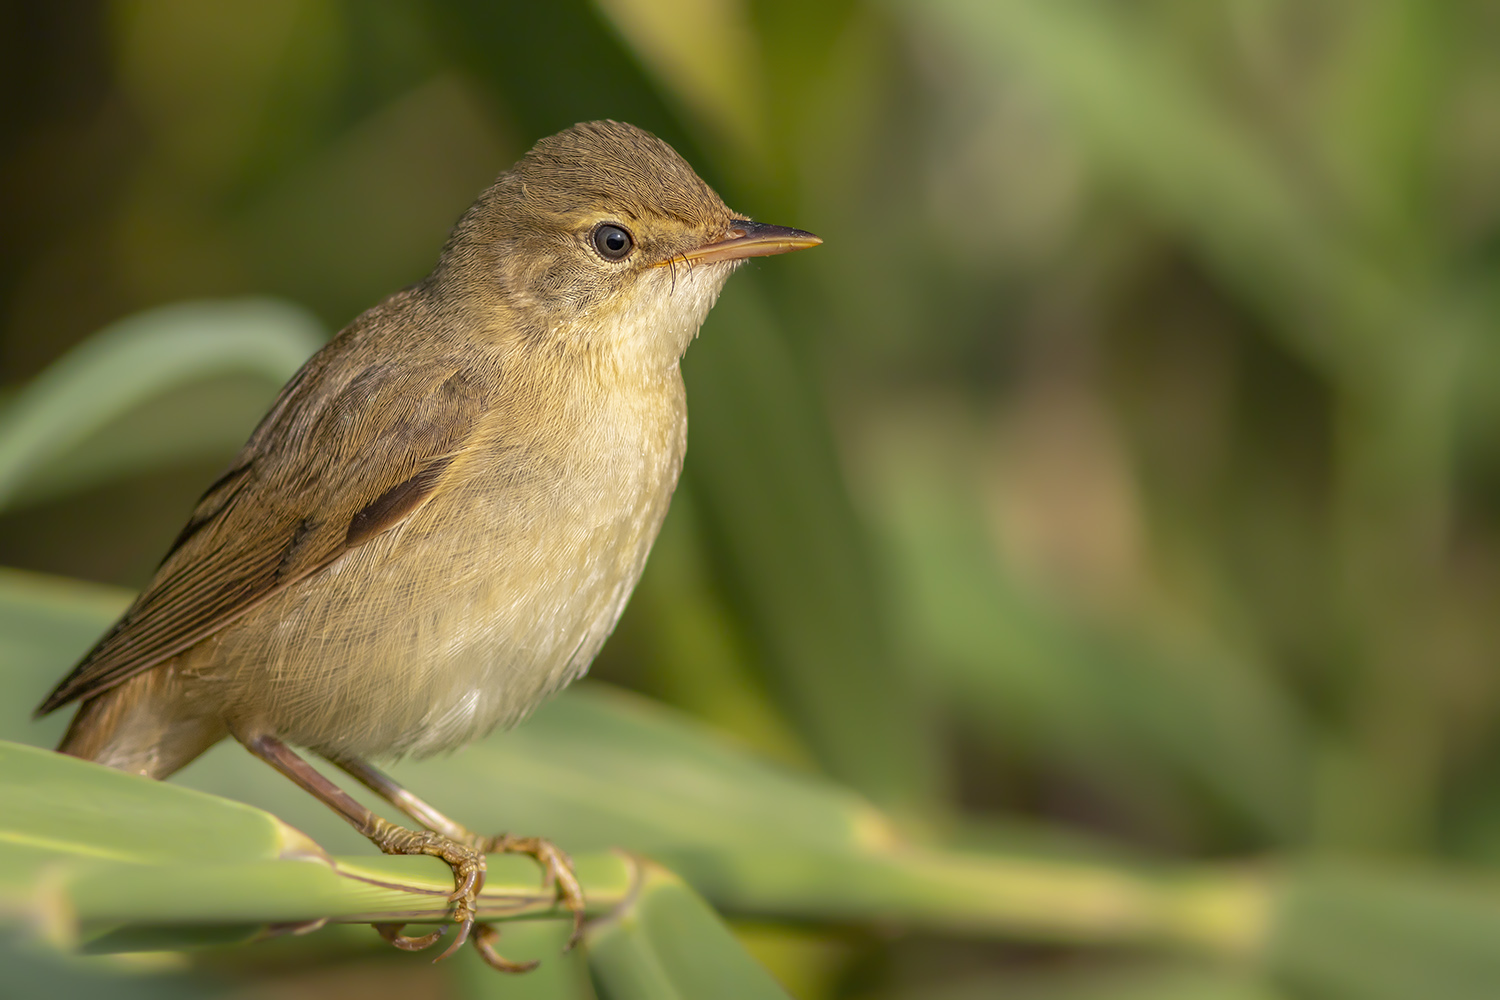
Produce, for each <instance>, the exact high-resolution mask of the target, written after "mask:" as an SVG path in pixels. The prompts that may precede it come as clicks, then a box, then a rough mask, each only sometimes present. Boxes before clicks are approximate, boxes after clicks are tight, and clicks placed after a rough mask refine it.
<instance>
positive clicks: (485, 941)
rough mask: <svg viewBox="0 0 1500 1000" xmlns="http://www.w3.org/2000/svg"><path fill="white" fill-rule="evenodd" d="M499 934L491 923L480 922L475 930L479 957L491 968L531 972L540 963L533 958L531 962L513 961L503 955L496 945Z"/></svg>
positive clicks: (510, 971)
mask: <svg viewBox="0 0 1500 1000" xmlns="http://www.w3.org/2000/svg"><path fill="white" fill-rule="evenodd" d="M499 936H500V932H499V931H497V930H495V928H493V927H491V926H490V925H489V924H480V925H479V926H478V927H477V928H475V930H474V950H475V951H477V952H479V957H480V958H483V959H484V961H485V964H486V965H488V966H489V967H490V968H492V969H498V970H499V971H501V972H509V973H520V972H530V971H531V970H532V969H535V968H536V967H537V965H538V964H540V963H538V962H537V960H536V959H532V960H531V961H529V962H512V961H511V960H510V959H508V958H506V957H505V956H504V955H501V954H500V953H499V952H498V951H496V950H495V945H494V942H495V940H496V939H497V938H498V937H499Z"/></svg>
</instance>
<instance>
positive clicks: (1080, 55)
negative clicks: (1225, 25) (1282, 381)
mask: <svg viewBox="0 0 1500 1000" xmlns="http://www.w3.org/2000/svg"><path fill="white" fill-rule="evenodd" d="M895 6H896V7H897V8H898V9H900V10H902V11H903V12H904V13H905V14H906V15H907V16H908V17H910V18H911V19H912V20H913V22H914V23H916V24H920V25H922V26H923V27H924V28H926V29H928V30H932V31H935V32H937V33H938V34H939V35H940V36H941V37H943V38H945V39H947V40H948V41H950V42H951V43H952V45H953V46H954V51H955V52H958V53H962V54H963V57H965V58H967V59H969V60H970V61H971V62H972V64H973V65H974V66H975V67H976V68H978V69H979V70H980V71H981V72H983V73H985V74H987V76H988V78H989V79H991V80H994V81H995V82H996V84H997V85H999V80H1000V78H1001V76H1000V74H1001V73H1002V72H1015V71H1019V72H1021V73H1022V74H1024V75H1025V77H1026V78H1027V79H1028V80H1029V81H1031V82H1033V83H1034V84H1036V85H1038V86H1039V87H1040V89H1041V90H1042V92H1043V93H1045V94H1046V95H1047V96H1048V97H1049V98H1051V99H1052V100H1053V101H1054V102H1055V103H1056V106H1057V107H1058V109H1059V110H1060V111H1061V113H1062V115H1063V116H1064V118H1065V119H1066V120H1067V121H1068V122H1069V124H1070V125H1071V126H1072V127H1073V128H1074V129H1075V130H1076V132H1077V133H1078V135H1079V136H1080V137H1081V138H1082V139H1083V140H1084V142H1085V143H1086V144H1087V145H1088V147H1089V148H1090V150H1091V151H1092V152H1093V154H1094V156H1095V157H1096V158H1097V160H1098V162H1099V163H1100V165H1101V166H1103V167H1104V168H1106V169H1108V170H1110V171H1111V172H1112V173H1113V174H1114V175H1116V176H1118V177H1119V178H1120V179H1121V180H1122V181H1123V182H1124V183H1125V184H1128V185H1129V186H1130V189H1131V190H1132V191H1133V192H1134V193H1135V194H1136V195H1138V196H1139V198H1140V199H1141V202H1142V204H1143V205H1144V206H1146V207H1147V208H1149V209H1150V210H1152V211H1154V212H1155V213H1156V214H1157V215H1158V216H1159V217H1161V218H1162V219H1163V220H1164V221H1165V222H1166V223H1167V224H1169V225H1170V226H1172V227H1173V228H1174V229H1175V230H1176V231H1178V232H1180V233H1182V234H1183V235H1184V236H1186V237H1187V238H1189V239H1190V240H1191V241H1192V242H1193V243H1194V244H1195V245H1196V246H1197V248H1198V249H1199V250H1200V251H1201V253H1202V255H1203V257H1204V259H1205V261H1206V262H1207V263H1208V264H1209V265H1210V266H1211V267H1212V268H1214V269H1215V270H1216V271H1217V272H1218V273H1219V274H1221V275H1222V276H1223V277H1224V278H1225V280H1226V281H1227V283H1228V284H1230V285H1231V286H1233V287H1235V288H1237V289H1239V290H1241V291H1242V292H1243V293H1244V294H1245V295H1246V297H1247V299H1248V300H1249V301H1251V302H1253V303H1255V304H1257V305H1258V306H1259V307H1260V308H1261V309H1262V310H1263V311H1264V312H1265V314H1266V315H1268V316H1270V317H1272V318H1273V319H1274V320H1275V321H1276V326H1275V327H1274V330H1275V332H1276V333H1277V334H1278V335H1279V336H1281V337H1282V338H1283V339H1284V341H1285V343H1286V344H1287V346H1288V347H1289V348H1290V349H1291V350H1293V351H1295V352H1296V353H1297V354H1298V355H1300V356H1301V357H1303V358H1304V359H1306V360H1307V361H1308V363H1309V364H1311V365H1313V366H1314V367H1316V368H1318V369H1319V370H1321V371H1323V372H1325V373H1327V374H1328V375H1330V376H1331V377H1333V378H1335V379H1338V380H1341V381H1346V383H1347V384H1351V385H1354V384H1360V383H1365V384H1368V379H1370V377H1371V376H1372V375H1376V376H1377V377H1378V378H1380V379H1385V378H1387V377H1389V376H1390V375H1391V374H1393V371H1394V370H1395V369H1392V368H1390V367H1389V366H1390V365H1393V364H1394V365H1400V364H1403V363H1405V364H1416V363H1424V362H1425V361H1426V360H1430V358H1428V357H1426V356H1425V355H1426V354H1427V353H1429V352H1424V353H1423V354H1417V353H1415V352H1412V351H1409V350H1406V349H1405V348H1406V347H1407V346H1408V345H1405V344H1403V343H1401V342H1400V341H1401V338H1402V336H1403V335H1405V334H1406V331H1405V329H1404V324H1405V322H1406V321H1407V320H1409V319H1412V318H1415V313H1414V304H1413V303H1411V302H1407V301H1403V300H1402V296H1401V292H1400V290H1399V289H1398V287H1397V285H1396V283H1395V282H1394V281H1393V280H1392V278H1391V275H1390V274H1389V273H1387V272H1386V271H1385V270H1384V269H1383V268H1382V266H1381V264H1380V263H1378V262H1375V261H1371V260H1370V259H1368V257H1367V255H1366V254H1365V253H1364V252H1363V248H1362V247H1359V246H1356V245H1353V244H1351V243H1349V242H1347V241H1344V240H1342V239H1340V238H1339V234H1336V233H1334V232H1332V231H1331V230H1330V229H1329V228H1328V227H1323V226H1320V225H1319V224H1318V222H1319V220H1318V213H1317V212H1316V211H1314V210H1313V209H1312V208H1311V207H1310V204H1309V201H1308V199H1307V198H1306V197H1305V192H1304V191H1302V190H1301V189H1300V188H1299V187H1298V185H1297V184H1295V183H1294V182H1293V180H1292V177H1291V172H1290V171H1289V170H1288V169H1287V168H1286V166H1285V164H1283V163H1281V162H1279V161H1278V159H1277V158H1276V157H1275V156H1274V155H1273V150H1274V148H1275V147H1274V144H1272V143H1269V142H1260V141H1257V137H1256V136H1255V135H1254V134H1252V133H1251V132H1250V130H1249V129H1248V128H1247V127H1246V126H1245V125H1244V124H1243V123H1241V122H1238V121H1236V120H1235V116H1234V115H1232V114H1231V113H1230V112H1229V110H1228V109H1226V108H1224V107H1220V106H1218V105H1216V104H1215V103H1214V102H1213V101H1212V100H1211V99H1210V98H1209V96H1208V94H1207V91H1206V88H1204V87H1203V86H1201V85H1198V84H1197V83H1195V81H1194V80H1193V79H1192V77H1191V76H1190V75H1189V74H1188V73H1187V72H1186V71H1185V69H1184V67H1183V66H1181V65H1180V64H1179V60H1177V59H1175V58H1173V54H1172V53H1171V52H1170V51H1168V50H1167V49H1166V47H1165V46H1164V45H1162V44H1161V42H1162V40H1161V39H1160V38H1158V37H1155V36H1153V35H1152V34H1151V33H1150V32H1147V31H1146V30H1144V26H1143V24H1142V21H1143V17H1142V16H1141V14H1140V12H1138V11H1136V10H1135V9H1134V8H1127V7H1124V6H1122V5H1118V4H1099V3H1087V2H1078V0H1057V2H1051V3H1034V2H1030V0H936V2H932V0H924V2H922V3H913V2H911V0H897V2H896V4H895ZM1432 332H1433V331H1430V330H1429V331H1427V333H1428V334H1429V336H1430V334H1431V333H1432ZM1425 343H1427V344H1430V340H1428V341H1425ZM1397 351H1399V352H1400V353H1394V352H1397Z"/></svg>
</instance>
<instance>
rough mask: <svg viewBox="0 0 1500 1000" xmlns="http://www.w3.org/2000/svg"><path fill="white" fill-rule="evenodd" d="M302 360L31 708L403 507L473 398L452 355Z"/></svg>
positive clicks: (116, 676) (114, 671) (178, 636)
mask: <svg viewBox="0 0 1500 1000" xmlns="http://www.w3.org/2000/svg"><path fill="white" fill-rule="evenodd" d="M321 360H322V359H321V357H314V358H313V360H312V361H310V362H309V363H308V365H307V366H306V367H305V368H304V369H303V372H302V373H301V374H299V376H298V377H297V378H295V379H293V381H292V382H291V383H289V384H288V385H287V387H286V389H284V390H283V392H282V396H281V398H280V399H279V400H278V401H277V403H276V405H275V406H274V407H273V408H272V411H271V413H270V414H269V415H268V416H267V417H266V419H265V420H264V421H263V422H262V423H261V426H260V427H258V428H256V430H255V433H254V434H253V435H251V438H250V441H249V442H248V443H247V444H246V445H245V448H244V449H243V451H242V452H241V453H240V455H239V457H238V458H237V459H236V460H235V462H234V464H233V465H232V466H231V467H230V470H229V472H227V473H225V475H224V476H223V477H221V478H220V479H219V480H218V481H217V482H215V483H214V485H213V486H212V487H210V488H209V490H208V492H206V493H205V494H204V496H203V499H202V500H200V501H199V503H198V507H197V509H195V510H194V512H193V516H192V518H191V519H189V521H188V524H187V526H186V527H185V528H184V529H183V531H182V533H181V534H180V535H179V536H178V538H177V540H176V542H174V543H173V547H172V549H171V551H170V552H169V553H168V554H167V557H166V559H165V560H163V562H162V565H161V567H160V569H158V570H157V573H156V576H155V577H154V578H153V579H152V581H151V583H150V584H149V585H148V586H147V588H146V589H145V591H143V592H142V593H141V595H140V596H139V597H138V598H137V599H136V601H135V603H134V604H133V605H131V607H130V609H129V610H128V611H126V613H125V616H124V617H123V618H122V619H121V620H120V622H119V624H118V625H116V626H115V628H113V629H112V630H110V632H108V633H107V634H106V635H105V636H104V637H103V638H102V639H101V640H100V641H99V643H98V644H97V645H96V646H95V647H94V648H93V650H91V651H90V652H89V654H88V655H87V656H85V657H84V659H83V661H82V662H81V663H79V664H78V666H77V667H76V668H75V669H74V670H73V672H72V673H71V674H69V675H68V676H67V677H66V678H64V680H63V681H62V683H61V684H59V685H58V687H57V689H56V690H55V691H53V692H52V694H51V695H50V696H49V697H48V698H47V700H46V701H45V702H43V703H42V706H41V707H40V708H39V709H38V710H37V712H38V714H44V713H46V712H50V711H52V710H53V709H55V708H58V707H60V706H62V705H65V704H67V703H68V702H70V701H73V700H75V699H78V698H88V697H92V696H93V695H96V694H99V693H101V692H103V691H106V690H108V689H109V688H111V687H114V686H115V685H117V684H119V683H121V682H123V681H125V680H127V679H129V678H130V677H133V676H135V675H136V674H138V673H141V672H142V671H144V670H149V669H150V668H151V667H153V666H155V665H157V664H158V663H161V662H162V661H163V660H166V659H167V658H168V657H171V656H173V655H175V654H177V653H180V652H182V651H183V650H184V649H187V648H188V647H189V646H192V645H193V644H194V643H197V642H200V641H201V640H203V639H204V638H206V637H207V636H209V635H212V634H213V633H215V632H217V631H218V630H219V629H221V628H223V627H224V626H226V625H228V624H229V623H230V622H233V621H234V620H235V619H237V618H239V617H241V616H242V615H244V614H245V613H246V612H248V611H250V610H251V609H253V608H254V607H256V606H257V605H258V604H260V603H261V602H263V601H265V600H266V599H267V598H269V597H270V596H272V595H273V594H275V593H277V592H278V591H280V590H282V589H284V588H286V587H288V586H291V585H293V584H295V583H296V582H297V581H299V580H303V579H305V578H306V577H308V576H309V575H311V574H313V573H316V572H318V571H319V570H321V569H323V568H324V567H325V566H327V565H328V564H329V563H331V562H333V561H334V560H335V559H337V558H338V557H339V556H341V555H343V554H344V553H345V552H347V551H349V550H350V549H351V548H354V547H356V546H359V545H361V544H363V543H365V542H367V541H369V540H370V539H371V538H374V537H375V536H376V535H378V534H380V533H381V532H383V531H386V530H388V529H389V528H391V527H394V526H395V525H396V524H399V523H400V522H401V521H402V520H403V519H404V518H406V517H408V516H410V515H411V514H412V513H413V512H414V511H415V510H416V509H417V508H418V507H420V506H421V505H422V503H423V501H425V500H426V499H427V497H428V496H430V495H431V494H432V492H433V490H435V489H436V488H437V486H438V483H439V482H440V481H441V479H442V476H443V473H444V472H446V471H447V470H448V468H449V467H450V465H451V464H452V462H453V460H454V458H455V457H457V455H458V454H459V453H461V452H462V450H463V448H464V446H465V444H466V442H467V441H468V439H469V438H470V436H471V434H472V432H473V429H474V425H475V423H476V422H477V420H478V418H479V416H480V414H481V412H482V410H483V406H484V399H483V393H482V389H481V387H480V382H479V380H478V379H475V378H471V377H468V376H466V375H465V374H464V367H463V363H462V362H461V361H459V360H457V359H455V360H453V361H452V363H449V364H443V363H442V362H441V361H438V362H436V363H432V364H423V365H421V366H415V367H417V368H420V370H413V368H411V367H402V366H394V365H372V366H369V367H366V368H364V369H362V370H358V371H354V372H350V373H349V375H348V377H346V378H344V379H339V378H338V377H337V376H336V375H334V374H332V373H330V372H329V371H328V369H327V368H326V367H323V366H321V365H320V361H321Z"/></svg>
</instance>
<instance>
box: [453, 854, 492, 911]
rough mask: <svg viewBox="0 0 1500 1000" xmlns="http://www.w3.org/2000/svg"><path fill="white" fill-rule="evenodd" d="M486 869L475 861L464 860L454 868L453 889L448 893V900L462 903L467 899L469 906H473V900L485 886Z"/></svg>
mask: <svg viewBox="0 0 1500 1000" xmlns="http://www.w3.org/2000/svg"><path fill="white" fill-rule="evenodd" d="M484 874H485V872H484V869H483V868H482V867H480V866H479V865H477V864H474V863H473V862H468V861H466V862H462V863H460V864H458V865H456V866H454V868H453V891H452V892H450V893H448V902H450V903H460V902H462V901H465V900H467V901H468V903H469V908H470V909H472V908H473V905H472V904H473V900H474V897H475V896H478V895H479V892H480V890H482V889H483V888H484Z"/></svg>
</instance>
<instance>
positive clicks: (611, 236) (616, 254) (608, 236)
mask: <svg viewBox="0 0 1500 1000" xmlns="http://www.w3.org/2000/svg"><path fill="white" fill-rule="evenodd" d="M634 246H635V240H633V239H631V238H630V234H629V233H627V232H626V231H625V230H624V229H623V228H621V227H620V226H617V225H614V224H613V223H610V222H606V223H604V224H603V225H601V226H599V227H598V228H596V229H595V230H594V249H595V250H598V251H599V254H600V256H602V257H603V258H604V259H605V260H624V259H625V257H626V256H628V255H629V253H630V250H631V248H632V247H634Z"/></svg>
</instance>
